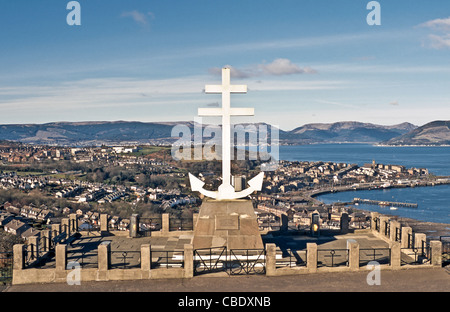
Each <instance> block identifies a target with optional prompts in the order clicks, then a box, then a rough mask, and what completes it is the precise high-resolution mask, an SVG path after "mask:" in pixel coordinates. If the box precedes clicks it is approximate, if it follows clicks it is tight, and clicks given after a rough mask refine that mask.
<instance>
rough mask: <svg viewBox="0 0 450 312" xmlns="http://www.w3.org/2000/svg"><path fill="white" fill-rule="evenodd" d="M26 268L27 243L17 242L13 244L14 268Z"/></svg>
mask: <svg viewBox="0 0 450 312" xmlns="http://www.w3.org/2000/svg"><path fill="white" fill-rule="evenodd" d="M23 269H25V245H24V244H16V245H14V246H13V270H23Z"/></svg>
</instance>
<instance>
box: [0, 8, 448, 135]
mask: <svg viewBox="0 0 450 312" xmlns="http://www.w3.org/2000/svg"><path fill="white" fill-rule="evenodd" d="M68 2H69V1H62V0H40V1H23V0H15V1H6V0H0V42H1V46H0V112H1V114H0V123H7V124H12V123H44V122H52V121H94V120H130V121H131V120H136V121H178V120H193V118H194V117H196V114H197V108H198V107H206V106H213V105H216V104H217V103H219V102H220V96H219V95H211V94H204V93H203V92H202V90H203V88H204V86H205V84H217V83H219V82H220V75H218V72H220V70H219V69H220V68H221V67H223V66H225V65H229V66H231V67H232V73H233V77H232V83H236V84H247V85H248V88H249V91H248V93H247V94H246V95H234V96H232V105H234V106H242V107H247V106H248V107H254V108H255V116H254V117H252V118H245V119H244V118H243V117H241V118H236V119H235V121H236V122H240V121H264V122H268V123H272V124H275V125H279V126H280V127H281V128H282V129H283V130H290V129H292V128H295V127H297V126H300V125H303V124H307V123H316V122H336V121H346V120H355V121H361V122H372V123H378V124H385V125H392V124H397V123H401V122H405V121H408V122H412V123H414V124H417V125H422V124H424V123H426V122H429V121H432V120H437V119H449V116H450V95H449V89H450V88H449V80H450V66H449V65H450V62H449V60H450V58H449V56H450V2H448V1H404V0H396V1H386V0H385V1H378V2H379V3H380V6H381V25H379V26H376V25H375V26H369V25H368V24H367V22H366V16H367V14H369V13H370V10H368V9H367V8H366V5H367V3H368V2H369V1H365V0H364V1H360V0H341V1H331V0H329V1H324V0H315V1H313V0H311V1H302V0H295V1H287V0H280V1H267V0H259V1H256V0H253V1H248V0H241V1H237V0H229V1H212V0H209V1H206V0H203V1H200V0H192V1H168V0H167V1H135V0H131V1H118V0H79V1H78V2H79V3H80V5H81V25H80V26H69V25H68V24H67V23H66V16H67V14H68V13H69V12H70V10H67V9H66V5H67V3H68ZM219 121H220V120H219ZM205 122H217V120H215V119H213V118H211V120H209V119H207V120H205Z"/></svg>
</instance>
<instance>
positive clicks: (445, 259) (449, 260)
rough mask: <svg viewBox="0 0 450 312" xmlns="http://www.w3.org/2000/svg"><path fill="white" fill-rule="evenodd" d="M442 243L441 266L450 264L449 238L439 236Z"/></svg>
mask: <svg viewBox="0 0 450 312" xmlns="http://www.w3.org/2000/svg"><path fill="white" fill-rule="evenodd" d="M439 241H440V242H441V243H442V265H443V266H446V265H447V264H450V236H439Z"/></svg>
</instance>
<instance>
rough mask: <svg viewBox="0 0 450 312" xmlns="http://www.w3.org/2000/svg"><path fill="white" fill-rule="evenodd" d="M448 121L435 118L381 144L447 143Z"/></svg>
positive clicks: (448, 142)
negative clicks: (435, 119)
mask: <svg viewBox="0 0 450 312" xmlns="http://www.w3.org/2000/svg"><path fill="white" fill-rule="evenodd" d="M449 127H450V121H449V120H447V121H444V120H437V121H432V122H429V123H427V124H425V125H423V126H421V127H418V128H416V129H414V130H412V131H410V132H408V133H406V134H403V135H401V136H399V137H396V138H392V139H390V140H387V141H385V142H382V144H386V145H449V144H450V129H449Z"/></svg>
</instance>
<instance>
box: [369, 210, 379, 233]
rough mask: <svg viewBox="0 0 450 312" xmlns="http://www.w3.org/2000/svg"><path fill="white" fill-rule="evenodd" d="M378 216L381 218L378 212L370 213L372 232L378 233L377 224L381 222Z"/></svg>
mask: <svg viewBox="0 0 450 312" xmlns="http://www.w3.org/2000/svg"><path fill="white" fill-rule="evenodd" d="M378 216H379V213H378V212H375V211H372V212H371V213H370V229H371V230H372V231H376V230H377V229H376V222H377V221H378V222H379V219H378Z"/></svg>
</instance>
